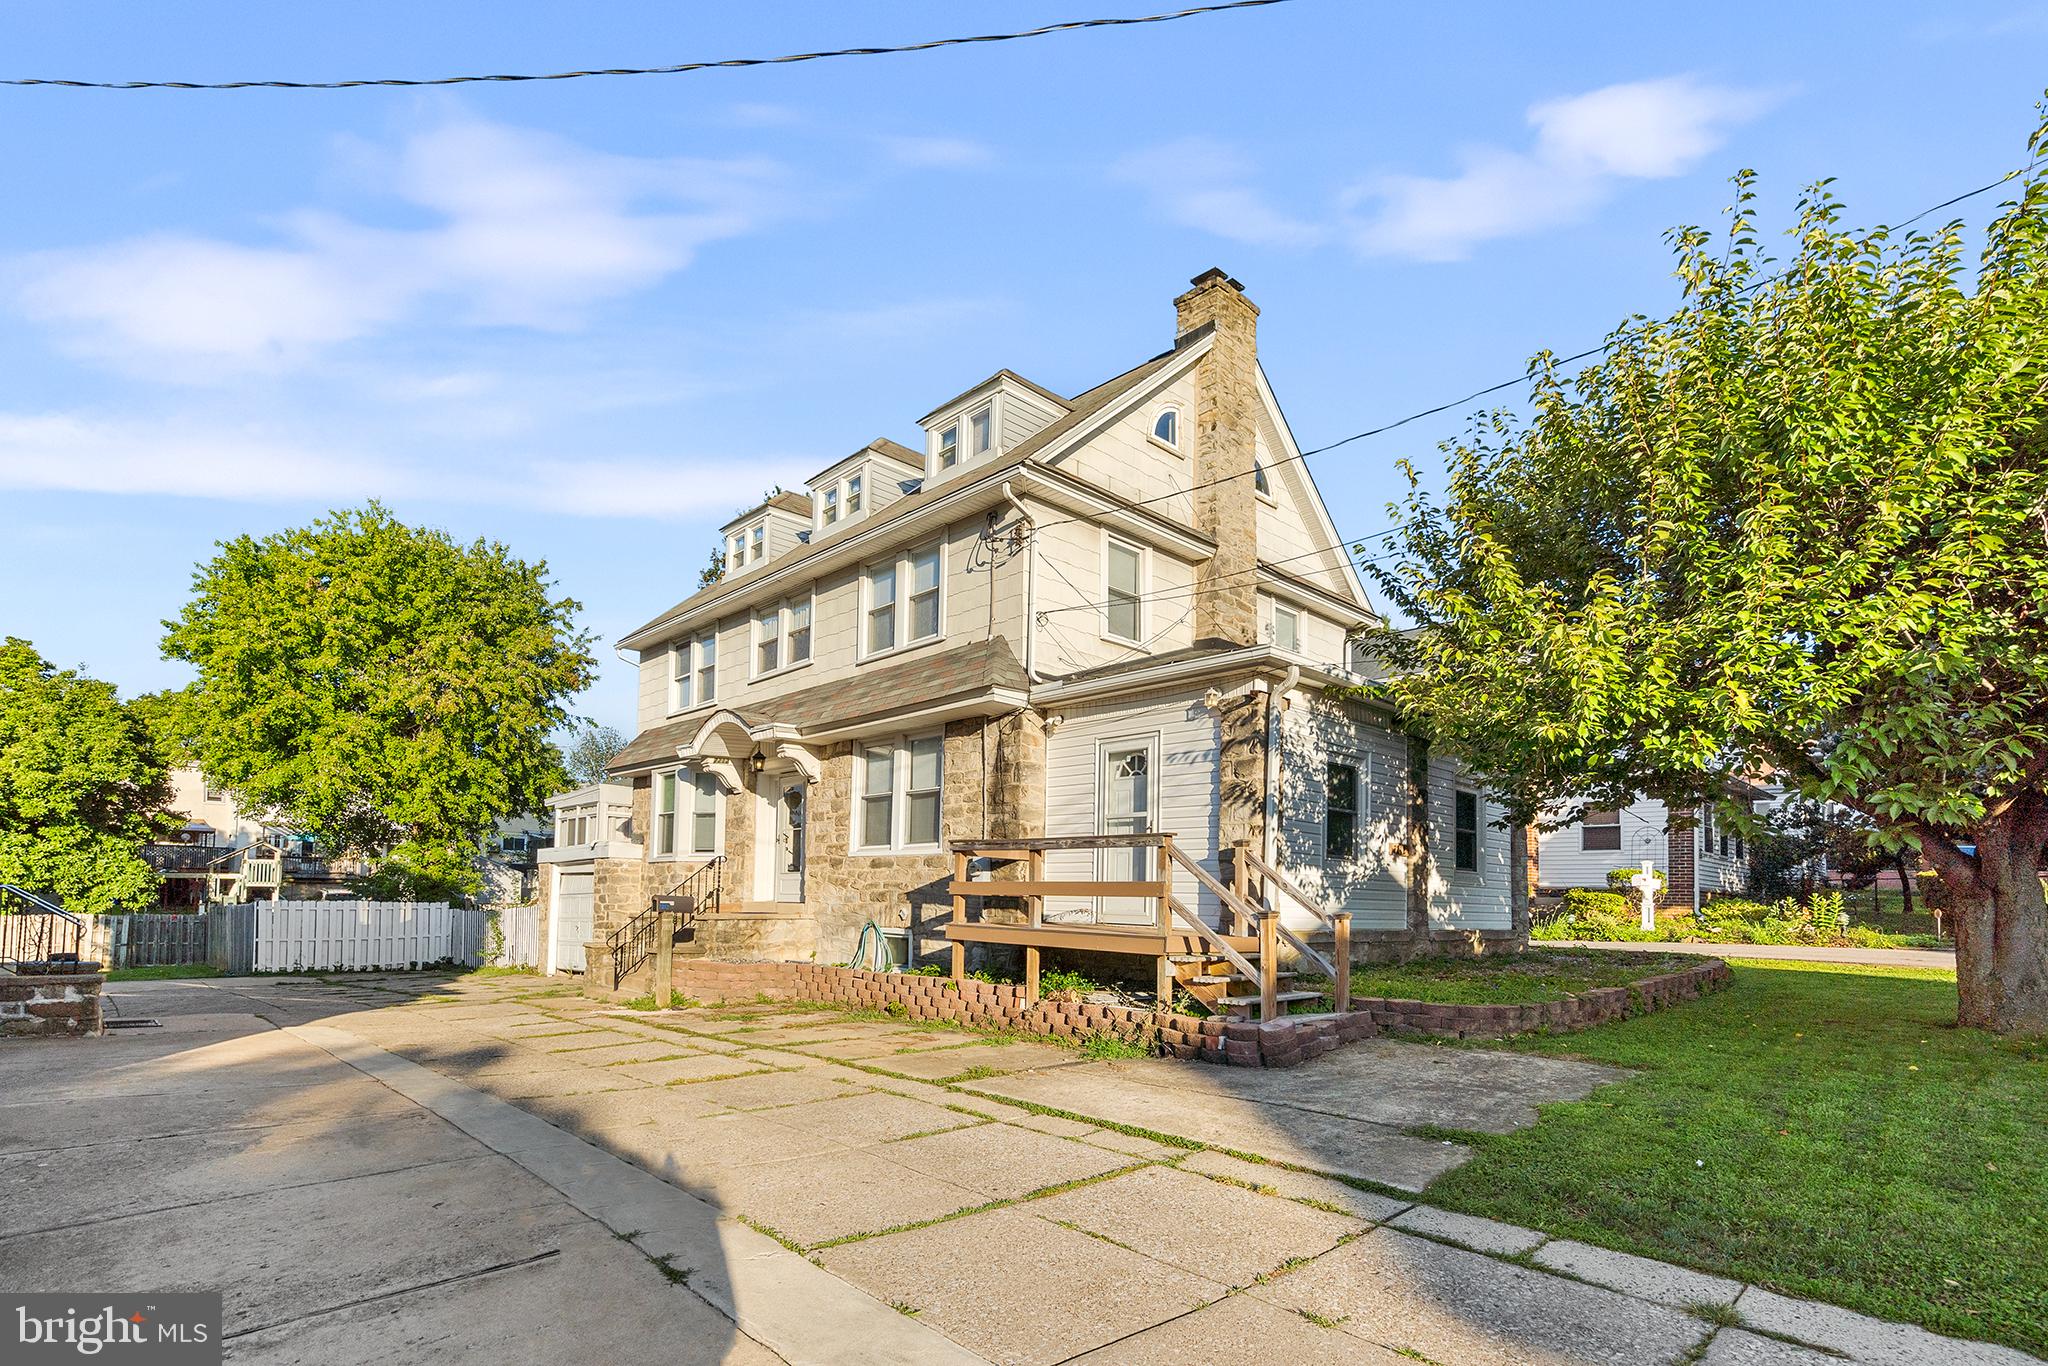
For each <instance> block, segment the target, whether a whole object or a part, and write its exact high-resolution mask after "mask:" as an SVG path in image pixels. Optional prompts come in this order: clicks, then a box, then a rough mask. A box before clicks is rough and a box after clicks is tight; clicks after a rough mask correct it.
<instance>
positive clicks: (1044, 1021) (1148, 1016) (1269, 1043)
mask: <svg viewBox="0 0 2048 1366" xmlns="http://www.w3.org/2000/svg"><path fill="white" fill-rule="evenodd" d="M676 976H677V982H676V988H677V990H679V991H681V992H682V993H683V994H684V995H685V996H688V997H691V998H693V999H695V1000H700V1001H751V1000H755V999H757V998H760V997H764V996H765V997H767V998H769V999H771V1000H778V1001H830V1002H832V1003H834V1004H838V1005H847V1006H853V1007H856V1008H865V1009H869V1010H883V1011H890V1012H891V1013H898V1012H899V1011H900V1013H901V1014H902V1015H903V1016H904V1018H906V1019H911V1020H947V1021H951V1022H953V1023H955V1024H962V1025H968V1026H973V1027H978V1028H982V1029H1016V1030H1021V1031H1024V1032H1027V1033H1032V1034H1043V1035H1046V1036H1048V1037H1053V1038H1066V1039H1085V1038H1089V1037H1091V1036H1093V1035H1097V1034H1108V1035H1111V1036H1113V1037H1115V1038H1119V1039H1123V1040H1125V1041H1127V1042H1130V1043H1134V1044H1139V1045H1142V1046H1144V1047H1147V1048H1153V1049H1156V1050H1157V1051H1159V1052H1161V1053H1163V1054H1166V1055H1167V1056H1169V1057H1175V1058H1193V1059H1200V1060H1202V1061H1204V1062H1220V1063H1229V1064H1233V1065H1235V1066H1239V1067H1293V1066H1296V1065H1298V1064H1300V1063H1304V1062H1307V1061H1308V1060H1309V1059H1310V1058H1315V1057H1320V1056H1322V1055H1323V1054H1324V1053H1327V1052H1329V1051H1330V1050H1331V1049H1332V1048H1335V1047H1336V1046H1337V1045H1338V1044H1340V1043H1352V1042H1355V1041H1356V1040H1359V1039H1367V1038H1371V1037H1372V1036H1373V1035H1374V1034H1375V1033H1376V1032H1378V1031H1377V1030H1376V1029H1375V1027H1374V1025H1373V1021H1372V1017H1371V1016H1370V1015H1368V1014H1367V1013H1365V1012H1364V1011H1362V1010H1354V1011H1352V1012H1351V1013H1350V1014H1348V1015H1290V1016H1288V1017H1287V1018H1286V1019H1284V1020H1275V1021H1274V1022H1273V1023H1271V1024H1257V1023H1250V1022H1245V1021H1238V1020H1224V1019H1220V1018H1215V1017H1210V1018H1201V1017H1198V1016H1194V1015H1181V1014H1177V1013H1175V1012H1172V1011H1150V1010H1131V1009H1126V1008H1124V1007H1122V1006H1105V1005H1092V1004H1089V1003H1086V1002H1081V1001H1062V1000H1053V999H1050V998H1046V999H1041V1000H1040V1001H1039V1002H1038V1003H1037V1004H1036V1005H1032V1004H1031V1003H1029V1002H1027V1001H1026V1000H1025V999H1024V989H1023V988H1022V987H1019V986H1009V985H1005V984H1001V983H995V982H977V981H974V980H972V979H969V980H968V981H966V982H964V983H962V984H961V985H960V987H959V988H958V989H957V990H956V989H955V988H954V985H953V980H952V979H951V978H950V977H921V976H916V975H913V974H909V973H885V972H868V971H865V970H861V969H856V968H828V967H817V966H814V965H812V964H809V963H717V962H710V961H707V960H698V959H691V960H681V961H678V962H677V964H676Z"/></svg>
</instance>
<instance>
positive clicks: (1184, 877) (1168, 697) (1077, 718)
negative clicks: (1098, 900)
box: [1045, 688, 1221, 925]
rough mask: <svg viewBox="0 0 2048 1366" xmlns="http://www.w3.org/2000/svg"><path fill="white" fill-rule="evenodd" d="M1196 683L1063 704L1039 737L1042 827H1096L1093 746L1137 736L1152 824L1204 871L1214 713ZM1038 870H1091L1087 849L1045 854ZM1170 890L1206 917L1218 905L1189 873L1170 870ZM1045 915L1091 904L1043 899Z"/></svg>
mask: <svg viewBox="0 0 2048 1366" xmlns="http://www.w3.org/2000/svg"><path fill="white" fill-rule="evenodd" d="M1203 691H1204V688H1187V689H1182V690H1177V691H1173V692H1161V693H1154V694H1150V695H1145V696H1139V697H1132V698H1119V699H1115V700H1112V701H1107V702H1100V703H1095V704H1093V705H1089V706H1078V707H1072V708H1068V709H1066V711H1065V717H1066V720H1065V721H1064V722H1063V723H1062V724H1061V725H1060V726H1059V727H1058V729H1056V730H1054V731H1053V732H1052V733H1051V734H1050V735H1049V736H1047V738H1046V745H1045V829H1046V833H1047V834H1048V835H1054V836H1064V835H1094V834H1099V833H1101V825H1100V809H1101V783H1100V767H1099V758H1098V756H1099V755H1100V752H1101V750H1102V748H1103V746H1105V745H1111V744H1117V743H1120V742H1123V741H1144V742H1149V743H1150V744H1151V745H1152V746H1153V757H1154V766H1153V769H1152V772H1153V774H1154V775H1155V777H1156V779H1157V781H1156V784H1155V786H1154V789H1153V794H1154V795H1153V808H1154V823H1153V828H1154V829H1155V830H1158V831H1162V832H1167V833H1171V834H1172V835H1173V836H1174V842H1175V843H1176V844H1178V845H1179V846H1180V847H1181V848H1182V849H1183V850H1184V851H1186V853H1187V854H1188V855H1189V856H1190V857H1192V858H1194V859H1195V860H1196V861H1198V862H1200V863H1201V864H1202V866H1203V867H1205V868H1207V869H1208V870H1209V871H1210V872H1211V873H1212V874H1213V873H1214V872H1215V871H1216V830H1217V809H1218V803H1217V790H1216V766H1217V752H1218V746H1219V743H1220V735H1219V732H1218V729H1217V720H1216V714H1215V713H1214V712H1212V711H1210V710H1209V709H1208V708H1207V707H1205V706H1203V705H1202V693H1203ZM1046 875H1047V876H1048V877H1050V878H1053V879H1056V880H1068V879H1084V880H1085V879H1089V878H1093V877H1095V876H1096V875H1097V864H1096V855H1095V854H1093V853H1091V852H1065V853H1054V854H1050V855H1048V856H1047V858H1046ZM1174 891H1175V894H1176V895H1177V896H1178V897H1179V898H1180V902H1181V904H1182V905H1184V906H1186V907H1188V908H1189V909H1190V910H1194V911H1195V912H1196V913H1197V914H1199V915H1200V916H1201V917H1202V918H1203V919H1205V920H1207V921H1208V922H1209V923H1210V924H1212V925H1213V924H1216V923H1218V915H1219V912H1220V909H1221V908H1220V907H1219V906H1218V905H1217V904H1216V900H1215V898H1214V897H1213V896H1212V895H1211V894H1210V893H1208V892H1207V891H1204V890H1202V889H1201V887H1200V886H1199V884H1198V883H1197V882H1196V881H1195V879H1194V877H1193V876H1192V875H1190V874H1189V873H1187V872H1185V871H1176V873H1175V875H1174ZM1046 914H1047V915H1048V917H1051V916H1053V915H1055V914H1058V915H1059V916H1061V917H1063V918H1080V919H1089V918H1092V916H1093V906H1092V903H1089V902H1084V901H1079V900H1067V901H1064V902H1062V901H1059V900H1056V899H1055V900H1049V901H1048V902H1047V903H1046Z"/></svg>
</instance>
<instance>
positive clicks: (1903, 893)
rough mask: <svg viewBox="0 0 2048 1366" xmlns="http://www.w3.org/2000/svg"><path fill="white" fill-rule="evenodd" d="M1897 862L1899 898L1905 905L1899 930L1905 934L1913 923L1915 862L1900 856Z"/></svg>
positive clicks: (1900, 916) (1900, 914) (1900, 915)
mask: <svg viewBox="0 0 2048 1366" xmlns="http://www.w3.org/2000/svg"><path fill="white" fill-rule="evenodd" d="M1896 862H1897V863H1898V865H1899V896H1900V898H1901V901H1902V903H1903V905H1904V909H1903V910H1901V911H1900V912H1899V929H1900V931H1901V932H1904V930H1905V928H1906V926H1908V925H1910V924H1912V923H1913V867H1912V864H1913V860H1911V859H1909V858H1907V857H1906V856H1905V855H1904V854H1900V855H1899V856H1898V858H1897V860H1896Z"/></svg>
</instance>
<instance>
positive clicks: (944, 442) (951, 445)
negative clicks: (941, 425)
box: [939, 422, 960, 470]
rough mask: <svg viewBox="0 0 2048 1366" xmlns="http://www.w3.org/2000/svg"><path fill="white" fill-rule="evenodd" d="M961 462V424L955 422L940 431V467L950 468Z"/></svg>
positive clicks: (942, 468)
mask: <svg viewBox="0 0 2048 1366" xmlns="http://www.w3.org/2000/svg"><path fill="white" fill-rule="evenodd" d="M959 463H960V424H959V423H957V422H956V423H954V424H953V425H952V426H950V427H948V428H946V429H945V430H944V431H942V432H940V433H939V468H940V469H941V470H950V469H952V468H953V466H955V465H957V464H959Z"/></svg>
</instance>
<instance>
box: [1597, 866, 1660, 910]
mask: <svg viewBox="0 0 2048 1366" xmlns="http://www.w3.org/2000/svg"><path fill="white" fill-rule="evenodd" d="M1641 871H1642V869H1640V868H1609V869H1608V870H1607V890H1608V891H1610V892H1613V893H1614V894H1615V895H1616V896H1625V897H1627V898H1628V899H1629V900H1630V901H1631V902H1633V901H1634V900H1635V899H1636V889H1635V884H1633V883H1632V882H1630V881H1629V879H1630V878H1633V877H1635V876H1636V875H1637V874H1638V873H1640V872H1641ZM1650 876H1651V877H1654V878H1656V879H1657V895H1658V896H1659V897H1662V896H1663V895H1664V892H1665V889H1666V888H1668V887H1669V886H1670V885H1671V884H1670V881H1669V880H1668V879H1667V878H1666V877H1665V876H1664V870H1663V869H1662V868H1652V869H1651V870H1650Z"/></svg>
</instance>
